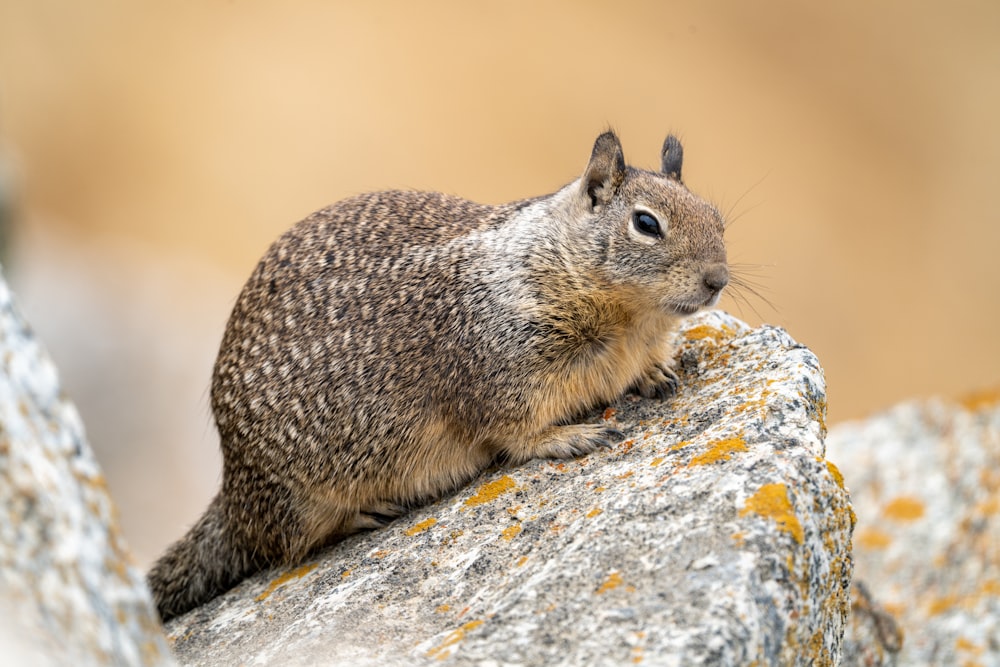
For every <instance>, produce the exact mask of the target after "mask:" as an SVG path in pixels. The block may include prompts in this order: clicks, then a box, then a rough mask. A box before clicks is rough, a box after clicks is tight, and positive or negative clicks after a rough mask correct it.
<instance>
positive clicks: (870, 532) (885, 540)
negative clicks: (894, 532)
mask: <svg viewBox="0 0 1000 667" xmlns="http://www.w3.org/2000/svg"><path fill="white" fill-rule="evenodd" d="M857 540H858V544H859V545H861V546H863V547H865V548H866V549H885V548H886V547H888V546H889V545H890V544H892V537H890V536H889V535H888V534H887V533H883V532H882V531H880V530H876V529H874V528H865V529H864V530H862V531H860V532H859V533H858V536H857Z"/></svg>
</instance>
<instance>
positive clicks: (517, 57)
mask: <svg viewBox="0 0 1000 667" xmlns="http://www.w3.org/2000/svg"><path fill="white" fill-rule="evenodd" d="M997 119H1000V4H998V3H996V2H994V1H992V0H982V1H979V2H955V3H952V2H949V3H945V2H940V3H936V4H930V3H918V2H911V1H901V0H895V1H889V2H880V3H869V2H847V3H805V2H792V1H789V0H769V1H766V2H759V3H744V2H740V1H739V0H719V1H717V2H693V1H692V2H662V1H659V2H631V3H630V2H617V3H608V2H548V3H541V2H507V3H469V2H428V3H411V2H378V3H361V2H357V3H331V2H319V1H312V2H306V1H303V2H297V3H265V2H256V1H249V0H231V1H229V2H218V1H209V0H204V1H202V2H197V3H194V2H189V3H158V6H157V5H154V4H152V3H127V2H122V1H116V0H94V1H92V2H86V3H79V2H67V1H65V0H61V1H60V0H3V1H2V3H0V194H2V196H3V197H4V198H5V201H6V203H7V211H8V212H9V213H10V214H11V215H10V216H8V217H7V218H6V220H5V227H4V239H5V245H4V250H3V263H4V269H5V271H6V273H7V276H8V279H9V280H10V282H11V283H12V285H13V287H14V289H15V290H16V292H17V294H18V297H19V299H20V302H21V304H22V307H23V309H24V310H25V311H26V313H27V315H28V317H29V318H30V319H31V321H32V322H33V324H34V326H35V328H36V329H37V330H38V331H39V333H40V334H41V336H42V337H43V338H44V340H45V341H46V343H47V345H48V347H49V348H50V350H51V352H52V353H53V355H54V357H55V358H56V361H57V363H58V365H59V367H60V370H61V372H62V374H63V377H64V381H65V385H66V387H67V390H68V392H69V393H70V395H71V397H72V398H73V399H74V400H75V401H76V403H77V405H78V406H79V408H80V410H81V412H82V414H83V417H84V420H85V422H86V424H87V427H88V431H89V434H90V438H91V441H92V443H93V445H94V448H95V450H96V451H97V453H98V456H99V458H100V459H101V462H102V464H103V466H104V468H105V471H106V473H107V475H108V479H109V484H110V487H111V490H112V493H113V494H114V495H115V496H116V498H117V499H118V502H119V505H120V511H121V515H122V520H123V524H124V528H125V532H126V535H127V536H128V538H129V540H130V542H131V544H132V545H133V547H134V549H135V551H136V553H137V556H138V558H139V560H140V562H141V563H143V564H148V563H149V562H150V560H151V559H153V558H155V556H156V555H157V554H158V552H159V551H160V550H161V549H162V548H163V547H164V546H165V545H166V544H167V542H168V541H170V540H172V539H174V538H176V537H178V536H179V535H180V534H181V533H182V532H183V530H184V529H185V527H186V526H187V525H188V524H189V523H191V522H192V521H193V520H194V519H195V518H196V516H197V514H198V513H199V512H200V511H201V510H202V509H203V508H204V506H205V505H206V503H207V502H208V500H209V498H210V496H211V495H212V494H213V493H214V490H215V487H216V484H217V481H218V475H219V458H218V454H217V452H216V448H217V442H216V437H215V434H214V431H213V426H212V423H211V418H210V414H209V409H208V386H209V377H210V372H211V366H212V362H213V359H214V354H215V351H216V347H217V345H218V341H219V339H220V338H221V335H222V328H223V326H224V324H225V320H226V317H227V316H228V311H229V308H230V307H231V304H232V302H233V300H234V298H235V296H236V294H237V292H238V291H239V289H240V287H241V285H242V283H243V281H244V279H245V278H246V277H247V276H248V275H249V273H250V271H251V270H252V268H253V266H254V264H255V263H256V261H257V259H258V257H259V256H260V255H261V254H262V252H263V251H264V249H265V248H266V247H267V245H268V243H270V241H271V240H273V239H274V238H275V237H276V236H277V235H278V234H279V233H280V232H281V231H283V230H284V229H285V228H286V227H287V226H288V225H290V224H291V223H292V222H294V221H296V220H297V219H299V218H301V217H303V216H304V215H306V214H308V213H309V212H311V211H313V210H314V209H317V208H319V207H321V206H324V205H326V204H327V203H330V202H333V201H335V200H337V199H339V198H342V197H344V196H346V195H349V194H352V193H356V192H361V191H367V190H373V189H384V188H397V187H409V188H420V189H434V190H443V191H446V192H451V193H456V194H461V195H464V196H467V197H469V198H471V199H476V200H480V201H484V202H501V201H507V200H512V199H518V198H522V197H526V196H532V195H537V194H541V193H546V192H551V191H553V190H555V189H556V188H558V187H559V186H560V185H562V184H564V183H565V182H568V181H570V180H572V179H573V178H575V177H576V176H577V175H578V174H579V172H581V171H582V169H583V167H584V166H585V164H586V160H587V157H588V155H589V151H590V148H591V144H592V142H593V140H594V138H595V137H596V135H597V134H598V133H599V132H601V131H602V130H603V129H605V128H606V127H607V126H608V125H612V126H614V127H615V128H616V129H617V130H618V131H619V133H620V135H621V137H622V140H623V142H624V147H625V152H626V157H627V158H628V160H629V161H630V162H631V163H632V164H635V165H637V166H645V167H655V166H656V165H657V153H658V149H659V147H660V143H661V142H662V140H663V138H664V136H665V135H666V133H667V132H668V131H674V132H676V133H678V134H679V135H680V136H681V138H682V140H683V141H684V145H685V149H686V151H685V155H686V161H685V167H684V169H685V180H686V181H687V183H688V185H689V186H690V187H691V188H692V189H693V190H694V191H696V192H698V193H700V194H702V195H704V196H706V197H708V198H710V199H712V200H713V201H715V202H716V203H717V204H718V205H719V206H720V208H721V209H722V210H724V211H726V212H727V213H728V214H729V217H730V218H731V219H733V220H735V224H733V226H732V227H731V228H730V230H729V231H728V232H727V237H728V243H729V248H730V257H731V259H732V260H733V261H735V262H741V263H747V264H752V265H757V266H756V268H751V269H750V272H751V274H752V275H751V276H750V277H751V278H753V279H754V280H755V281H756V282H757V284H758V285H759V289H760V292H761V293H762V294H763V296H764V297H766V299H767V300H769V301H770V303H771V304H773V307H772V305H768V303H766V302H765V301H763V300H761V299H758V298H756V297H754V296H752V295H749V294H746V295H745V296H747V297H748V298H749V305H748V304H745V303H743V302H742V301H740V300H738V299H733V298H732V296H730V297H729V298H727V299H725V300H724V301H723V306H724V307H725V308H727V309H728V310H730V311H732V312H734V313H735V314H737V315H738V316H741V317H743V318H744V319H746V320H747V321H749V322H751V323H758V322H761V321H767V322H771V323H774V324H778V325H781V326H784V327H786V328H787V329H788V330H789V331H790V332H791V333H792V335H793V336H794V337H795V338H796V339H798V340H799V341H801V342H803V343H805V344H807V345H809V346H810V347H811V348H812V349H813V350H814V351H815V352H816V353H817V354H818V355H819V357H820V359H821V361H822V362H823V364H824V366H825V368H826V371H827V379H828V382H829V417H830V420H831V422H837V421H842V420H845V419H850V418H855V417H860V416H864V415H865V414H868V413H870V412H872V411H875V410H877V409H880V408H883V407H885V406H888V405H890V404H892V403H894V402H897V401H900V400H902V399H905V398H908V397H920V396H928V395H932V394H942V395H946V396H962V395H964V394H967V393H968V392H973V391H979V390H984V389H990V388H992V387H996V386H998V384H1000V352H998V350H997V334H996V332H997V330H998V328H1000V307H998V301H1000V299H998V293H1000V263H998V259H997V254H998V250H1000V215H998V213H997V211H998V207H997V204H996V198H997V196H998V190H1000V188H998V175H1000V121H998V120H997Z"/></svg>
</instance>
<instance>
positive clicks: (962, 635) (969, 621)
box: [827, 391, 1000, 667]
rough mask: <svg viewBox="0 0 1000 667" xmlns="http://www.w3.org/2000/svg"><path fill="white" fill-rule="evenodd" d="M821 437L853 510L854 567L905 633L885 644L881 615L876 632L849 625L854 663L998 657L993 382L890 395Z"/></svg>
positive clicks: (999, 563) (999, 558) (999, 488)
mask: <svg viewBox="0 0 1000 667" xmlns="http://www.w3.org/2000/svg"><path fill="white" fill-rule="evenodd" d="M827 445H828V448H829V456H830V458H831V459H832V460H834V461H836V462H837V463H838V464H839V465H840V466H841V470H842V471H843V474H844V479H845V480H846V484H847V486H848V488H849V489H850V490H851V496H852V500H853V502H854V507H855V509H856V511H857V515H858V524H857V532H856V533H855V536H854V555H855V562H856V578H857V580H858V581H859V582H864V584H863V585H866V586H867V589H868V590H869V591H870V593H871V599H874V600H878V601H879V602H880V603H881V607H882V610H883V611H884V612H888V613H889V614H891V616H892V617H893V618H894V619H895V621H896V624H897V625H898V631H901V634H902V636H903V641H902V650H901V652H900V653H899V654H898V655H893V654H892V652H891V651H889V650H884V649H885V648H886V646H883V645H882V644H880V642H881V640H882V639H886V638H887V639H888V646H889V647H891V645H892V644H893V634H894V632H893V630H892V623H891V622H887V621H888V620H889V619H884V618H883V623H882V631H881V632H878V631H877V630H878V628H876V632H875V633H874V637H875V638H876V639H879V641H876V642H872V641H869V640H870V639H871V635H872V633H871V632H869V631H870V629H871V628H873V627H875V626H872V625H871V624H869V625H868V629H867V630H866V629H861V630H860V632H859V633H858V634H857V635H855V634H854V630H855V629H854V628H853V627H852V632H851V633H850V634H849V637H848V642H847V644H848V650H849V653H851V654H852V655H854V654H858V655H864V656H865V660H863V661H858V662H853V663H852V664H869V665H873V664H899V665H914V666H916V665H967V666H968V667H975V666H977V665H982V666H984V667H985V666H986V665H1000V391H996V392H992V393H983V394H980V395H978V396H970V397H969V398H968V399H967V400H965V401H964V402H944V401H926V402H920V403H909V404H904V405H900V406H897V407H895V408H893V409H891V410H889V411H887V412H885V413H883V414H880V415H877V416H874V417H872V418H870V419H867V420H865V421H861V422H857V423H851V424H842V425H839V426H838V427H837V428H835V429H832V430H831V432H830V437H829V438H828V440H827ZM860 606H861V607H864V606H865V605H864V604H861V605H860ZM865 613H866V612H865V611H863V610H862V611H861V613H859V614H855V616H856V617H857V618H858V620H862V619H863V617H864V616H865ZM856 640H858V642H859V643H860V644H861V645H863V646H864V648H859V647H857V646H855V641H856Z"/></svg>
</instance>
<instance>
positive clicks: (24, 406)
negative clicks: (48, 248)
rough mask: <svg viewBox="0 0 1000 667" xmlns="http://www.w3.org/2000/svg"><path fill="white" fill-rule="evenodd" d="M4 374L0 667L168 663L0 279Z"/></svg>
mask: <svg viewBox="0 0 1000 667" xmlns="http://www.w3.org/2000/svg"><path fill="white" fill-rule="evenodd" d="M0 365H2V368H0V507H3V508H4V510H3V511H4V512H5V515H4V518H3V520H2V521H0V622H2V624H3V632H2V633H0V652H2V655H3V657H2V658H0V662H4V661H5V660H12V661H13V662H4V664H18V665H20V664H38V665H42V664H53V665H125V664H128V665H155V664H170V663H172V660H171V658H170V653H169V650H168V648H167V643H166V641H165V639H164V636H163V633H162V631H161V629H160V627H159V623H158V619H157V617H156V614H155V612H154V611H153V608H152V604H151V601H150V597H149V593H148V591H147V590H146V587H145V584H144V582H143V579H142V574H141V573H140V572H139V571H138V570H137V569H136V568H135V567H134V566H133V565H132V563H131V560H130V558H129V555H128V552H127V549H126V547H125V544H124V543H123V541H122V538H121V535H120V534H119V533H118V530H117V523H116V519H115V509H114V505H113V504H112V502H111V499H110V497H109V496H108V493H107V489H106V488H105V486H104V481H103V478H102V476H101V472H100V470H99V468H98V466H97V462H96V461H95V460H94V456H93V454H92V453H91V451H90V448H89V446H88V445H87V441H86V438H85V436H84V432H83V426H82V424H81V422H80V418H79V415H78V414H77V412H76V410H75V409H74V408H73V406H72V405H71V404H70V403H69V401H68V400H66V398H65V397H63V396H62V395H61V393H60V388H59V381H58V377H57V375H56V371H55V367H54V366H53V365H52V362H51V361H50V360H49V358H48V356H47V355H46V353H45V352H44V350H43V349H42V347H41V345H40V344H39V342H38V340H37V339H36V338H35V336H34V335H33V334H32V332H31V329H30V328H29V327H28V325H27V324H26V323H25V322H24V320H23V319H22V318H21V316H20V314H19V313H18V311H17V309H16V308H15V306H14V305H13V303H12V300H11V294H10V291H9V290H8V288H7V285H6V283H5V282H4V281H3V279H2V277H0Z"/></svg>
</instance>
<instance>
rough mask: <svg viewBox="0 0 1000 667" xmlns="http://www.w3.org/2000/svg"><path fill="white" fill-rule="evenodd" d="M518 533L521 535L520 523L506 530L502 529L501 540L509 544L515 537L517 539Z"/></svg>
mask: <svg viewBox="0 0 1000 667" xmlns="http://www.w3.org/2000/svg"><path fill="white" fill-rule="evenodd" d="M520 533H521V524H520V523H515V524H512V525H510V526H508V527H507V528H504V530H503V533H501V535H503V539H505V540H507V541H508V542H510V541H511V540H512V539H514V538H515V537H517V536H518V535H519V534H520Z"/></svg>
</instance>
